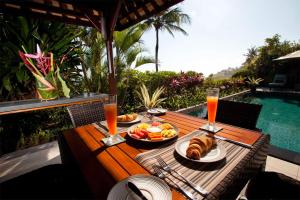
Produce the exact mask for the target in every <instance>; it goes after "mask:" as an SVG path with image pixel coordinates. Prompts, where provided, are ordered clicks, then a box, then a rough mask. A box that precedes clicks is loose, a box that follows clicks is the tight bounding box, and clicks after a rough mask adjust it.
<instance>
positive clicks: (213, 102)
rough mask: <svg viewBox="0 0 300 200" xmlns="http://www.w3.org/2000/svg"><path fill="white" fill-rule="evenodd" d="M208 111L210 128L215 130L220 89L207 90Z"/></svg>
mask: <svg viewBox="0 0 300 200" xmlns="http://www.w3.org/2000/svg"><path fill="white" fill-rule="evenodd" d="M206 94H207V96H206V100H207V113H208V129H209V130H212V131H215V128H216V126H215V123H216V114H217V108H218V99H219V89H218V88H212V89H207V90H206Z"/></svg>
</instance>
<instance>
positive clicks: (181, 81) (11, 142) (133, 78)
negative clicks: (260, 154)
mask: <svg viewBox="0 0 300 200" xmlns="http://www.w3.org/2000/svg"><path fill="white" fill-rule="evenodd" d="M124 79H125V81H122V82H120V83H119V85H118V90H119V93H120V94H119V99H120V100H121V101H123V102H122V104H123V105H122V106H121V108H122V110H121V111H120V112H121V113H127V112H139V111H143V110H144V108H143V107H140V103H139V100H138V99H137V96H136V94H135V91H136V90H138V89H139V87H140V86H141V84H142V83H144V84H145V85H146V86H147V87H148V88H149V90H150V92H151V93H152V92H153V91H154V90H155V89H156V88H157V87H160V86H164V87H165V88H166V90H165V93H164V94H163V97H166V98H167V100H166V101H165V102H164V103H163V104H162V106H163V107H164V108H167V109H169V110H178V109H181V108H185V107H189V106H192V105H197V104H199V103H202V102H205V97H206V94H205V91H206V89H207V88H209V87H218V88H220V96H226V95H230V94H233V93H237V92H239V91H241V90H244V89H245V85H244V83H243V81H242V80H240V79H228V80H218V81H215V80H212V79H209V78H208V79H205V80H204V78H203V75H202V74H201V73H196V72H188V73H175V72H168V71H163V72H158V73H154V72H140V71H136V70H131V71H129V72H127V73H125V74H124ZM122 95H123V96H122ZM71 127H72V125H71V121H70V119H69V116H68V113H67V112H66V109H65V108H55V109H49V110H43V111H34V112H26V113H18V114H12V115H4V116H1V117H0V155H2V154H4V153H8V152H11V151H15V150H17V149H23V148H27V147H30V146H33V145H37V144H41V143H45V142H49V141H51V140H55V139H56V136H57V134H59V133H61V132H62V131H63V130H65V129H68V128H71Z"/></svg>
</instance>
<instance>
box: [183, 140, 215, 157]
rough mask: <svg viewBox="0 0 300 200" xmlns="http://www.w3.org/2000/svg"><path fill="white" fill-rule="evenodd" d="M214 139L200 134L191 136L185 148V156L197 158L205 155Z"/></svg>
mask: <svg viewBox="0 0 300 200" xmlns="http://www.w3.org/2000/svg"><path fill="white" fill-rule="evenodd" d="M215 145H216V141H215V139H214V138H212V137H207V136H206V135H200V136H196V137H193V138H192V139H191V140H190V143H189V146H188V148H187V150H186V156H187V157H188V158H190V159H194V160H199V159H200V158H201V157H203V156H205V154H207V153H208V152H209V151H210V150H211V149H212V148H213V147H214V146H215Z"/></svg>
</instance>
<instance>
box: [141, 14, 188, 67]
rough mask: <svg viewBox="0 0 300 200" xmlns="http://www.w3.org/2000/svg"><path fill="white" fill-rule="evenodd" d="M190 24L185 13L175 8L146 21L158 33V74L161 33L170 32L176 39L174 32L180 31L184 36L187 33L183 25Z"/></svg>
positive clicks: (156, 61) (156, 57)
mask: <svg viewBox="0 0 300 200" xmlns="http://www.w3.org/2000/svg"><path fill="white" fill-rule="evenodd" d="M186 23H187V24H190V23H191V18H190V17H189V16H188V15H187V14H185V13H183V12H182V11H181V9H180V8H174V9H172V10H167V11H163V12H161V13H160V14H158V15H156V16H154V17H151V18H149V19H148V20H146V22H145V24H146V25H148V26H149V27H153V28H154V30H155V33H156V45H155V68H156V72H158V44H159V37H158V36H159V31H164V30H166V31H168V32H169V33H170V34H171V35H172V36H173V37H174V33H173V32H174V31H179V32H181V33H183V34H184V35H187V32H186V31H185V30H184V29H183V28H181V27H180V26H181V25H182V24H186Z"/></svg>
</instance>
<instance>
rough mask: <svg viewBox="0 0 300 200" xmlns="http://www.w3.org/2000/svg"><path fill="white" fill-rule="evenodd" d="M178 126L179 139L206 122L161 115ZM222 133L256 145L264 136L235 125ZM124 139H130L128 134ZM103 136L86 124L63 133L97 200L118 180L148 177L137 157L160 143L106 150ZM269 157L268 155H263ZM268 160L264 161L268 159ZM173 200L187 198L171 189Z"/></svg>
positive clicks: (167, 114) (121, 146) (188, 117)
mask: <svg viewBox="0 0 300 200" xmlns="http://www.w3.org/2000/svg"><path fill="white" fill-rule="evenodd" d="M160 117H161V118H163V119H165V120H166V121H168V122H170V123H173V124H174V125H176V126H177V127H178V128H179V130H180V132H179V137H181V136H183V135H185V134H188V133H190V132H191V131H193V130H195V129H197V128H199V127H200V126H201V125H204V124H205V123H206V122H207V121H206V120H203V119H199V118H195V117H192V116H188V115H184V114H180V113H175V112H167V113H166V115H163V116H160ZM219 125H221V126H222V127H223V130H222V131H220V132H219V133H217V135H221V136H223V137H227V138H230V139H234V140H236V141H240V142H244V143H247V144H254V143H255V142H256V141H257V140H258V139H259V138H260V137H261V136H262V135H263V134H261V133H260V132H256V131H251V130H247V129H243V128H238V127H235V126H230V125H225V124H219ZM121 135H122V136H124V137H125V138H127V139H128V136H126V133H122V134H121ZM103 137H104V135H103V134H102V133H100V132H99V130H97V129H96V128H95V127H94V126H93V125H86V126H82V127H78V128H75V129H71V130H68V131H66V132H64V134H63V139H64V140H65V142H66V143H67V146H68V147H69V150H70V152H71V155H72V156H74V158H75V160H76V163H77V164H78V165H79V168H80V170H81V172H82V173H83V176H84V178H85V180H86V182H87V184H88V186H89V187H90V189H91V191H92V192H93V194H94V195H95V197H96V198H97V199H106V197H107V195H108V192H109V190H110V189H111V188H112V187H113V186H114V184H116V183H117V182H118V181H120V180H122V179H124V178H127V177H128V176H131V175H135V174H149V172H148V171H147V170H146V169H145V168H144V167H143V166H141V165H140V164H139V163H137V162H136V160H135V157H136V156H137V154H139V153H141V152H145V151H147V150H150V149H153V148H155V147H157V145H158V144H153V143H152V144H149V145H145V144H143V145H141V144H139V143H137V142H136V141H133V140H132V139H130V138H129V139H128V140H127V141H126V142H125V143H121V144H119V145H116V146H113V147H106V146H104V144H103V143H102V142H101V139H102V138H103ZM264 156H265V157H266V155H264ZM265 157H264V158H263V159H265ZM172 192H173V199H185V197H184V196H183V195H181V194H180V193H179V192H177V191H175V190H172Z"/></svg>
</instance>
